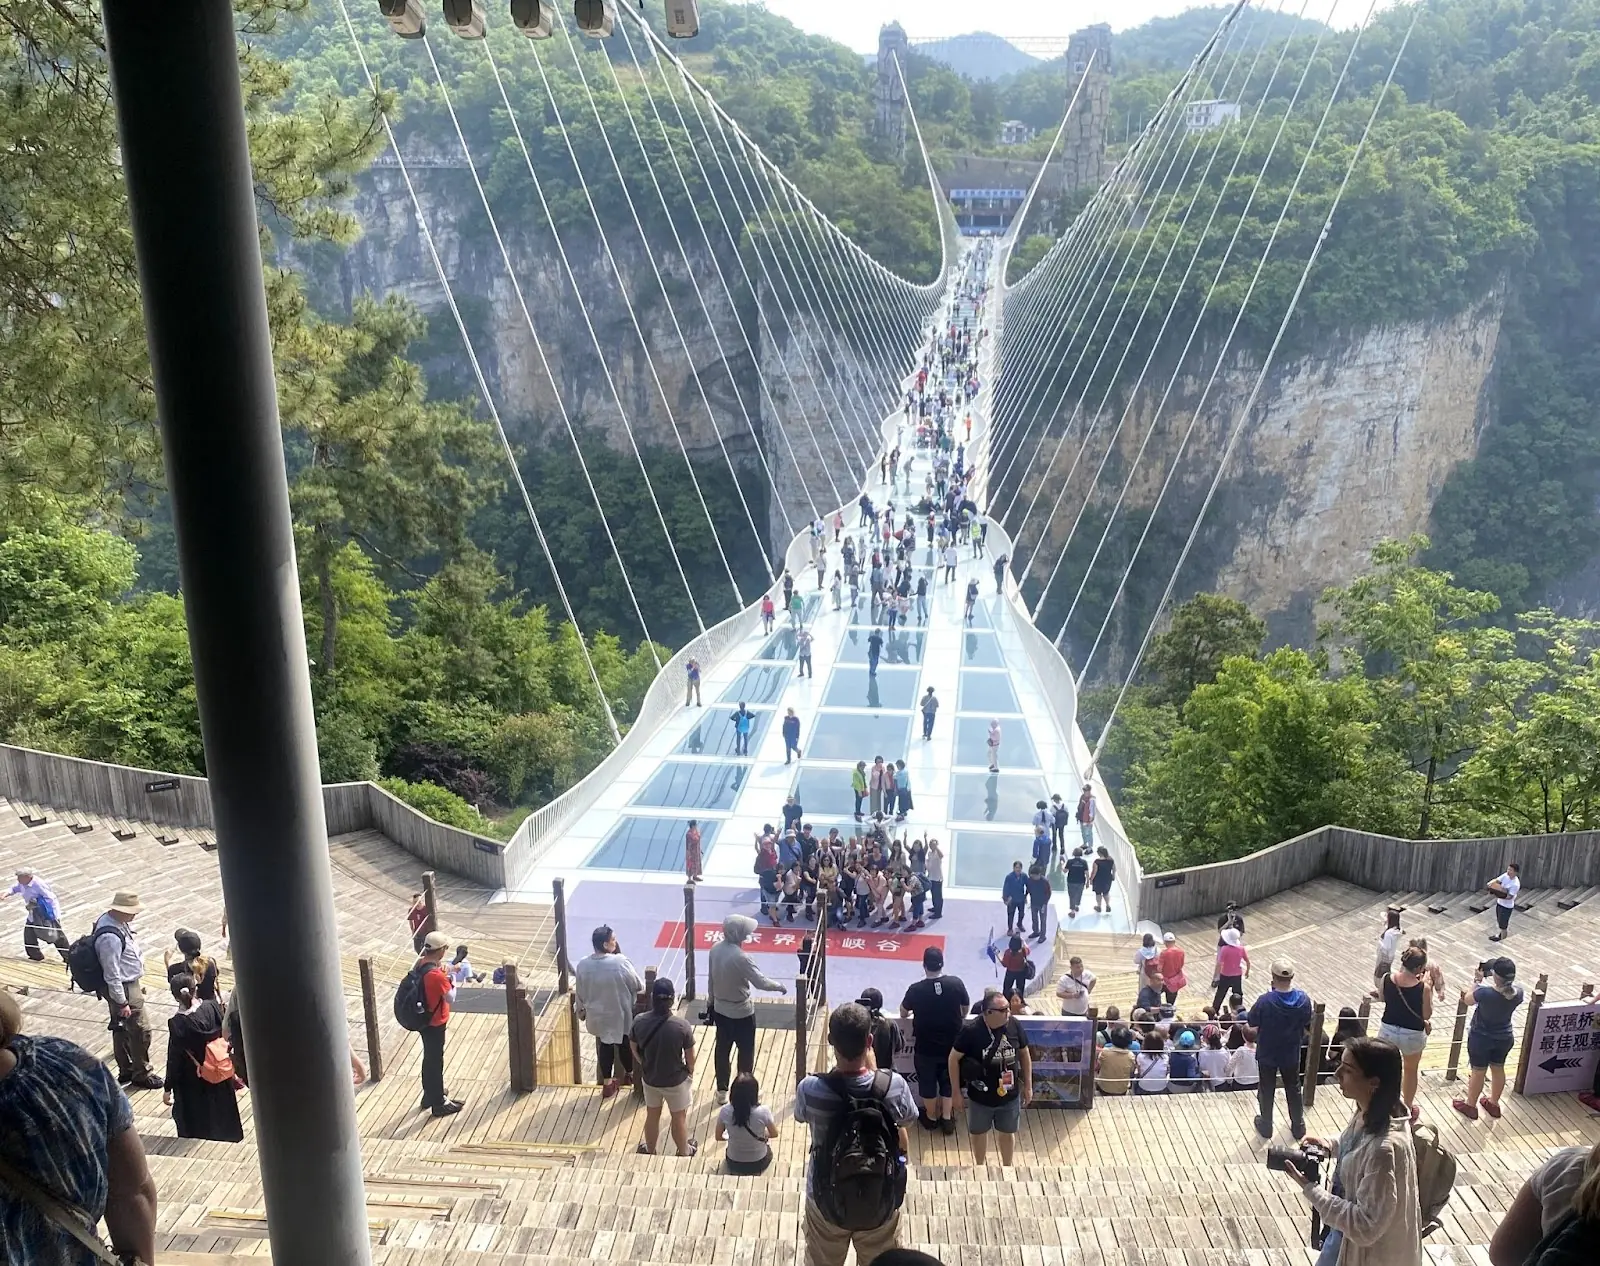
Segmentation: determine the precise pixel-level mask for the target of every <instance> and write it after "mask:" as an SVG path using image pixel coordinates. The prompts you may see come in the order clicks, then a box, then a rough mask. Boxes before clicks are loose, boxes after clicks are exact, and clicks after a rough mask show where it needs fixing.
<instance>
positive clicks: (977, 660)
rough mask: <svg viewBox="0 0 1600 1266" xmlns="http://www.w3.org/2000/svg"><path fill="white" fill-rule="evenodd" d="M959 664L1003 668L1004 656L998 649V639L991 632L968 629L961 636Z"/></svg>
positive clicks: (966, 666)
mask: <svg viewBox="0 0 1600 1266" xmlns="http://www.w3.org/2000/svg"><path fill="white" fill-rule="evenodd" d="M961 666H962V667H963V668H1004V667H1005V666H1006V657H1005V655H1004V654H1003V653H1002V652H1001V650H1000V639H999V638H998V637H996V636H995V635H994V634H993V633H979V632H977V631H975V630H973V629H968V630H967V631H966V632H965V633H964V634H963V635H962V637H961Z"/></svg>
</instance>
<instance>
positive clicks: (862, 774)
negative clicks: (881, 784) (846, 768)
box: [850, 760, 868, 822]
mask: <svg viewBox="0 0 1600 1266" xmlns="http://www.w3.org/2000/svg"><path fill="white" fill-rule="evenodd" d="M850 790H851V792H852V793H853V794H854V795H855V798H856V821H857V822H859V821H861V802H862V801H863V800H865V799H866V798H867V792H868V780H867V762H866V761H864V760H858V761H857V762H856V767H855V768H854V769H853V770H851V771H850Z"/></svg>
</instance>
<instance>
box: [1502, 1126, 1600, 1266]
mask: <svg viewBox="0 0 1600 1266" xmlns="http://www.w3.org/2000/svg"><path fill="white" fill-rule="evenodd" d="M1597 1236H1600V1143H1596V1144H1595V1145H1594V1146H1593V1147H1589V1146H1583V1147H1563V1148H1561V1149H1559V1150H1558V1151H1556V1152H1554V1153H1552V1154H1551V1156H1550V1157H1549V1159H1548V1160H1546V1161H1545V1162H1544V1164H1542V1165H1540V1166H1539V1168H1538V1169H1536V1170H1534V1171H1533V1173H1532V1174H1530V1175H1529V1176H1528V1178H1527V1180H1526V1181H1525V1182H1524V1183H1523V1184H1522V1186H1521V1187H1520V1188H1518V1190H1517V1194H1516V1198H1515V1199H1514V1200H1512V1202H1511V1206H1510V1208H1508V1209H1507V1210H1506V1213H1505V1217H1503V1218H1501V1219H1500V1225H1499V1226H1497V1227H1496V1228H1495V1230H1494V1238H1493V1239H1491V1240H1490V1241H1489V1262H1490V1266H1523V1263H1525V1262H1536V1263H1541V1264H1542V1263H1544V1262H1546V1261H1547V1260H1548V1259H1547V1258H1546V1257H1544V1256H1541V1255H1539V1254H1538V1253H1536V1252H1535V1250H1536V1249H1552V1250H1553V1249H1555V1248H1557V1247H1559V1246H1560V1242H1561V1241H1562V1240H1563V1239H1565V1238H1568V1237H1571V1238H1572V1239H1574V1240H1576V1241H1577V1242H1576V1243H1575V1244H1574V1245H1573V1248H1574V1250H1575V1251H1574V1252H1573V1253H1572V1255H1571V1256H1569V1257H1558V1258H1556V1259H1555V1260H1556V1261H1558V1262H1589V1261H1592V1260H1593V1257H1592V1252H1593V1246H1594V1244H1595V1243H1596V1237H1597ZM1579 1245H1586V1246H1587V1250H1588V1252H1589V1253H1590V1254H1591V1256H1583V1255H1582V1250H1580V1249H1579ZM1551 1256H1554V1252H1552V1254H1551Z"/></svg>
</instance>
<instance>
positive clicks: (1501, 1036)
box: [1450, 958, 1522, 1121]
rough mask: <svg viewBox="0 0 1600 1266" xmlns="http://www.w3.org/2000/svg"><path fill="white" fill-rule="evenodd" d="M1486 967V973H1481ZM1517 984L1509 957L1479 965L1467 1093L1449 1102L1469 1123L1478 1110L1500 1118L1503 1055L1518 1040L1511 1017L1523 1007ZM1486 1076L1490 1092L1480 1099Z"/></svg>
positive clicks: (1469, 1037)
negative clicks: (1480, 1109)
mask: <svg viewBox="0 0 1600 1266" xmlns="http://www.w3.org/2000/svg"><path fill="white" fill-rule="evenodd" d="M1485 967H1487V968H1488V969H1489V970H1488V972H1485V971H1484V970H1483V969H1484V968H1485ZM1516 981H1517V965H1516V964H1515V963H1514V962H1512V961H1511V960H1510V959H1509V958H1496V959H1494V960H1493V961H1492V962H1488V963H1479V964H1478V970H1477V973H1476V975H1475V976H1474V977H1473V990H1472V1001H1473V1003H1474V1004H1475V1009H1474V1011H1473V1012H1472V1023H1471V1024H1470V1025H1469V1026H1468V1028H1467V1063H1468V1065H1469V1066H1470V1067H1471V1069H1472V1071H1471V1072H1470V1073H1468V1074H1467V1093H1466V1094H1465V1095H1464V1096H1463V1097H1462V1098H1460V1099H1455V1100H1452V1101H1451V1103H1450V1106H1451V1107H1452V1108H1454V1109H1455V1110H1456V1111H1457V1112H1459V1113H1460V1114H1461V1115H1462V1116H1464V1117H1466V1118H1467V1120H1469V1121H1476V1120H1477V1119H1478V1109H1479V1108H1482V1109H1483V1110H1484V1111H1485V1112H1487V1113H1488V1114H1489V1115H1490V1116H1491V1117H1493V1118H1495V1120H1497V1121H1498V1120H1499V1119H1500V1096H1501V1095H1502V1094H1503V1093H1504V1092H1505V1088H1506V1056H1508V1055H1510V1054H1511V1048H1512V1047H1513V1046H1515V1045H1516V1041H1517V1036H1516V1031H1515V1029H1513V1028H1512V1025H1511V1017H1512V1016H1513V1015H1514V1014H1515V1013H1516V1010H1517V1008H1518V1007H1520V1006H1521V1005H1522V986H1521V985H1519V984H1517V983H1516ZM1485 1077H1488V1079H1489V1093H1488V1095H1487V1096H1486V1097H1483V1098H1480V1097H1479V1096H1480V1094H1481V1093H1482V1091H1483V1082H1484V1078H1485Z"/></svg>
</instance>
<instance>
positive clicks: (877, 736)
mask: <svg viewBox="0 0 1600 1266" xmlns="http://www.w3.org/2000/svg"><path fill="white" fill-rule="evenodd" d="M800 750H801V751H803V752H804V753H805V754H806V756H807V758H809V759H816V760H847V761H850V762H851V763H852V764H853V763H854V762H856V761H858V760H865V761H868V762H870V761H871V760H872V758H873V757H874V756H882V757H883V758H884V759H885V760H896V759H899V758H901V757H904V756H905V754H906V753H907V752H908V751H910V750H911V717H910V715H909V714H906V715H902V716H892V715H886V716H870V717H864V716H860V715H858V714H856V713H850V712H819V713H817V719H816V722H815V723H814V724H813V725H812V727H811V733H810V735H809V736H808V735H807V734H806V732H805V729H804V728H802V729H801V731H800ZM1002 750H1004V749H1002ZM912 794H913V795H915V792H914V791H913V793H912Z"/></svg>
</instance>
